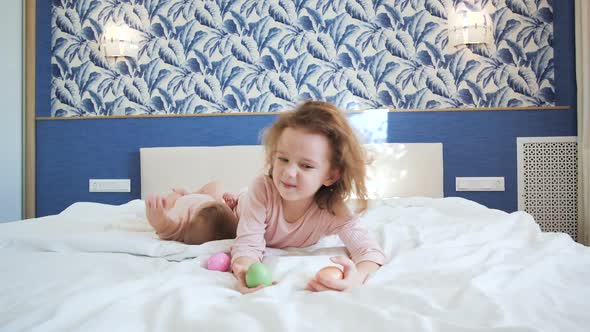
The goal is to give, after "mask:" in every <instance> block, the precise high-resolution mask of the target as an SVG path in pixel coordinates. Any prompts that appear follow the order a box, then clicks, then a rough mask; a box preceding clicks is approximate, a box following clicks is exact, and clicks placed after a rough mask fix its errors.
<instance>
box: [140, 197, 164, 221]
mask: <svg viewBox="0 0 590 332" xmlns="http://www.w3.org/2000/svg"><path fill="white" fill-rule="evenodd" d="M165 207H166V199H164V198H163V197H160V196H158V195H155V194H154V195H149V196H148V197H147V198H146V200H145V208H146V209H145V210H146V211H145V212H146V216H147V218H148V220H150V221H156V222H162V221H164V220H166V214H165V212H164V208H165Z"/></svg>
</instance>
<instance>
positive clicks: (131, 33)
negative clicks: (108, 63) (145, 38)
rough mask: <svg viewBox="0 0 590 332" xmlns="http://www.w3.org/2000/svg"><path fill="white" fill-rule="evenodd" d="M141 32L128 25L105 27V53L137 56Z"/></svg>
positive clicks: (112, 55)
mask: <svg viewBox="0 0 590 332" xmlns="http://www.w3.org/2000/svg"><path fill="white" fill-rule="evenodd" d="M139 40H140V32H139V31H137V30H134V29H131V28H129V27H128V26H126V25H123V26H119V25H110V26H107V27H106V28H105V33H104V36H103V40H102V47H103V49H104V54H105V56H107V57H119V56H127V57H133V58H136V57H137V53H138V51H139Z"/></svg>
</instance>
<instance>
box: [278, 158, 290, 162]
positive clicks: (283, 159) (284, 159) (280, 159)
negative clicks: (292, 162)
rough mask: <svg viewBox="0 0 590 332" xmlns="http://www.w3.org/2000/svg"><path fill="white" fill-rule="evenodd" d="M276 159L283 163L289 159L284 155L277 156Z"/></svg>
mask: <svg viewBox="0 0 590 332" xmlns="http://www.w3.org/2000/svg"><path fill="white" fill-rule="evenodd" d="M277 159H278V160H279V161H282V162H284V163H286V162H288V161H289V159H287V158H285V157H277Z"/></svg>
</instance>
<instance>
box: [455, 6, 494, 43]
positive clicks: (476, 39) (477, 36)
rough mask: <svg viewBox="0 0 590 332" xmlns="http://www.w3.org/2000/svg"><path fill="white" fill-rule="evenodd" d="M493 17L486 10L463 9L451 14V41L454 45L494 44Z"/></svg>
mask: <svg viewBox="0 0 590 332" xmlns="http://www.w3.org/2000/svg"><path fill="white" fill-rule="evenodd" d="M492 25H493V24H492V19H491V17H490V16H489V15H488V14H487V13H485V12H470V11H461V12H457V13H453V14H452V15H450V16H449V43H450V45H452V46H459V45H469V44H493V42H494V30H493V27H492Z"/></svg>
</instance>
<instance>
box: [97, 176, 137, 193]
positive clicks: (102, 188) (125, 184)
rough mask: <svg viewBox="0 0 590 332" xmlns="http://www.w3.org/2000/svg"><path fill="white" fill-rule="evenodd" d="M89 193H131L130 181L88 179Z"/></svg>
mask: <svg viewBox="0 0 590 332" xmlns="http://www.w3.org/2000/svg"><path fill="white" fill-rule="evenodd" d="M88 187H89V189H88V190H89V191H90V192H91V193H99V192H102V193H105V192H115V193H128V192H131V180H129V179H90V180H89V181H88Z"/></svg>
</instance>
